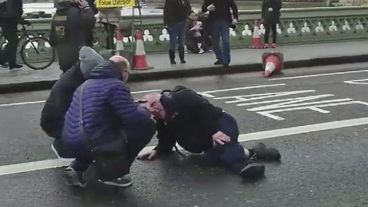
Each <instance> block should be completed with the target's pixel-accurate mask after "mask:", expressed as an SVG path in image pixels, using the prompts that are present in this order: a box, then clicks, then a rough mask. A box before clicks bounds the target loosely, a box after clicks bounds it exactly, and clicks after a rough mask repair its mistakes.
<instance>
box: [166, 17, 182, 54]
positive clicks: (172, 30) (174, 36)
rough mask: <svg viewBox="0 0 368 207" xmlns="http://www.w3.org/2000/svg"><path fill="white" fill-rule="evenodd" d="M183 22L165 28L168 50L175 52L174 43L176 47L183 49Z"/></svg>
mask: <svg viewBox="0 0 368 207" xmlns="http://www.w3.org/2000/svg"><path fill="white" fill-rule="evenodd" d="M185 24H186V22H185V21H182V22H177V23H175V24H171V25H169V26H168V27H167V31H168V32H169V35H170V50H173V51H175V49H176V43H178V47H179V48H180V47H184V35H185Z"/></svg>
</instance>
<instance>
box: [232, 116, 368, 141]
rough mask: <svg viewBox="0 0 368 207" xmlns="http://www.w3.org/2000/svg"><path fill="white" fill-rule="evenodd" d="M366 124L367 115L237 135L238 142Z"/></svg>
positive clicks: (367, 122) (367, 120)
mask: <svg viewBox="0 0 368 207" xmlns="http://www.w3.org/2000/svg"><path fill="white" fill-rule="evenodd" d="M367 124H368V117H363V118H357V119H346V120H341V121H332V122H324V123H319V124H310V125H305V126H297V127H289V128H283V129H275V130H268V131H261V132H254V133H249V134H241V135H240V136H239V142H246V141H253V140H260V139H270V138H277V137H284V136H290V135H296V134H304V133H309V132H318V131H325V130H331V129H339V128H346V127H354V126H361V125H367Z"/></svg>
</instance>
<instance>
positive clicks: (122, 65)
mask: <svg viewBox="0 0 368 207" xmlns="http://www.w3.org/2000/svg"><path fill="white" fill-rule="evenodd" d="M109 60H111V61H112V62H114V63H116V65H118V67H119V70H120V72H121V75H122V77H123V81H127V80H128V78H129V73H130V63H129V61H128V60H127V59H126V58H125V57H123V56H120V55H114V56H112V57H111V58H110V59H109Z"/></svg>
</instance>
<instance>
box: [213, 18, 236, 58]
mask: <svg viewBox="0 0 368 207" xmlns="http://www.w3.org/2000/svg"><path fill="white" fill-rule="evenodd" d="M211 30H212V41H213V51H214V52H215V54H216V58H217V60H219V61H221V62H222V64H226V65H228V64H230V60H231V58H230V35H229V33H230V25H229V22H227V21H226V20H215V21H213V22H212V29H211ZM220 38H221V40H222V49H221V47H220Z"/></svg>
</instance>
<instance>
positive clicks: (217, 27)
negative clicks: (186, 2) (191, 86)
mask: <svg viewBox="0 0 368 207" xmlns="http://www.w3.org/2000/svg"><path fill="white" fill-rule="evenodd" d="M230 10H232V14H231V12H230ZM207 11H209V15H208V21H209V24H210V25H211V38H212V41H213V50H214V52H215V54H216V59H217V60H216V62H215V63H214V64H215V65H223V66H224V67H225V68H228V67H229V64H230V61H231V57H230V35H229V33H230V27H231V26H232V25H235V24H236V23H237V22H238V7H237V5H236V3H235V1H234V0H204V3H203V5H202V12H207ZM220 40H221V42H222V48H221V47H220Z"/></svg>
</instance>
